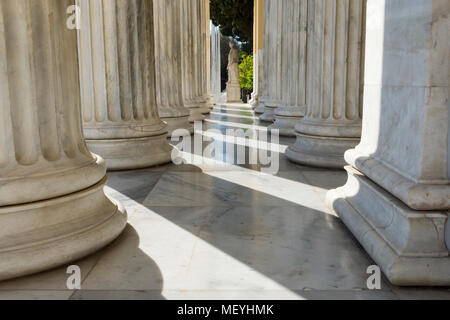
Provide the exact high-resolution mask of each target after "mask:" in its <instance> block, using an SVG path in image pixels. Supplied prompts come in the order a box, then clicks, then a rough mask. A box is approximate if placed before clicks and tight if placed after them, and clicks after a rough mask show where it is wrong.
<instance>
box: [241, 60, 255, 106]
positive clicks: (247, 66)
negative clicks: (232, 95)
mask: <svg viewBox="0 0 450 320" xmlns="http://www.w3.org/2000/svg"><path fill="white" fill-rule="evenodd" d="M239 84H240V85H241V89H242V94H243V96H244V97H245V98H246V97H247V95H249V94H250V93H251V92H252V91H253V55H245V54H243V55H242V57H241V63H240V64H239ZM244 100H245V99H244ZM244 102H247V101H244Z"/></svg>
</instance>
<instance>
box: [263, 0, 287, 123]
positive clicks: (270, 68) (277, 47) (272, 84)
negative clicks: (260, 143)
mask: <svg viewBox="0 0 450 320" xmlns="http://www.w3.org/2000/svg"><path fill="white" fill-rule="evenodd" d="M264 3H265V4H266V3H267V5H266V8H267V9H266V10H267V15H265V16H264V24H265V25H266V24H267V29H266V30H265V39H264V44H265V48H266V49H265V50H264V61H265V63H264V65H265V66H266V67H267V68H266V71H267V72H264V76H265V77H267V83H266V88H265V90H266V92H265V93H266V95H265V96H264V97H263V99H262V100H263V103H264V113H263V114H262V115H261V116H260V120H262V121H268V122H272V121H274V119H275V110H276V109H277V108H278V107H280V106H281V99H282V78H283V75H282V52H281V44H282V34H283V6H286V4H287V2H284V1H278V0H265V1H264Z"/></svg>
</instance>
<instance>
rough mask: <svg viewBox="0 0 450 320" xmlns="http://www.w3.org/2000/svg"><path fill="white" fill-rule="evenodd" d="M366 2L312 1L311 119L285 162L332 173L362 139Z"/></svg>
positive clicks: (304, 123) (299, 127) (306, 120)
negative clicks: (331, 169)
mask: <svg viewBox="0 0 450 320" xmlns="http://www.w3.org/2000/svg"><path fill="white" fill-rule="evenodd" d="M364 21H365V0H348V1H327V0H317V1H312V0H310V1H308V53H307V55H308V58H307V66H308V71H307V113H306V116H305V117H304V118H303V119H302V120H300V121H299V122H298V123H297V125H296V126H295V130H296V135H297V141H296V143H295V144H294V145H292V146H290V147H289V149H288V150H287V152H286V156H287V157H288V158H289V159H290V160H291V161H294V162H297V163H301V164H306V165H313V166H320V167H330V168H342V167H343V166H344V165H345V161H344V152H345V151H346V150H348V149H351V148H353V147H355V146H356V145H357V144H358V142H359V140H360V136H361V117H362V84H363V67H362V63H363V60H364V54H363V50H364V47H363V45H364V29H365V27H364V23H365V22H364Z"/></svg>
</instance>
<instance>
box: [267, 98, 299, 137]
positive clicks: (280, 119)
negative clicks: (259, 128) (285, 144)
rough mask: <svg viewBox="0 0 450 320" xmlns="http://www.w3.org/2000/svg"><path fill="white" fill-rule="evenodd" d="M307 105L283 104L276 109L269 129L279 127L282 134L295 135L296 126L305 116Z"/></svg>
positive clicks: (286, 135)
mask: <svg viewBox="0 0 450 320" xmlns="http://www.w3.org/2000/svg"><path fill="white" fill-rule="evenodd" d="M305 112H306V107H296V106H283V107H280V108H278V109H277V110H276V111H275V119H274V123H273V125H271V126H270V127H269V130H274V129H278V130H279V132H280V135H281V136H285V137H295V136H296V133H295V126H296V124H297V123H298V122H299V121H300V120H301V119H303V117H304V116H305Z"/></svg>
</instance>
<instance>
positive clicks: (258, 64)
mask: <svg viewBox="0 0 450 320" xmlns="http://www.w3.org/2000/svg"><path fill="white" fill-rule="evenodd" d="M254 2H255V3H254V16H253V92H252V95H251V100H250V101H249V104H250V105H251V106H252V107H253V108H258V107H259V98H260V97H261V82H262V68H263V59H262V57H263V50H264V0H255V1H254ZM258 110H260V109H258ZM262 112H264V110H262ZM262 112H261V113H262Z"/></svg>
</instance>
